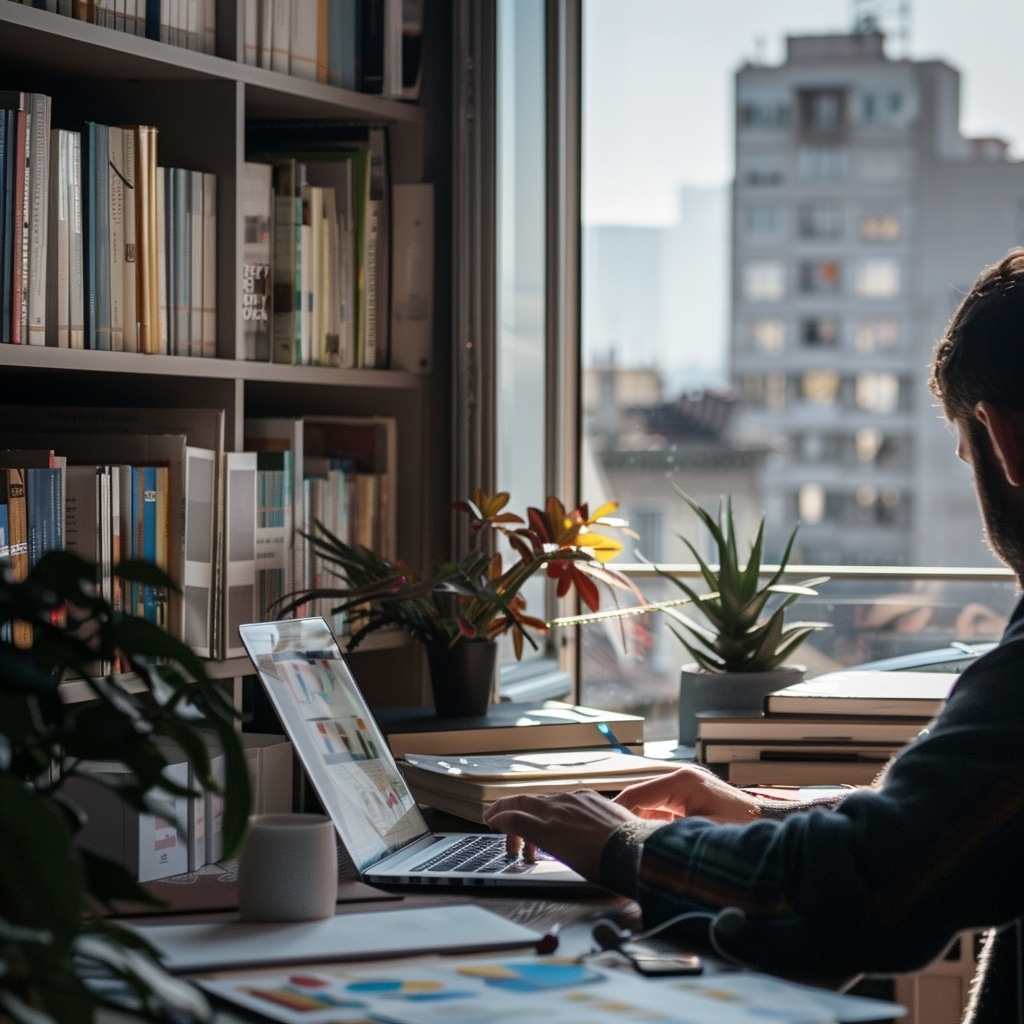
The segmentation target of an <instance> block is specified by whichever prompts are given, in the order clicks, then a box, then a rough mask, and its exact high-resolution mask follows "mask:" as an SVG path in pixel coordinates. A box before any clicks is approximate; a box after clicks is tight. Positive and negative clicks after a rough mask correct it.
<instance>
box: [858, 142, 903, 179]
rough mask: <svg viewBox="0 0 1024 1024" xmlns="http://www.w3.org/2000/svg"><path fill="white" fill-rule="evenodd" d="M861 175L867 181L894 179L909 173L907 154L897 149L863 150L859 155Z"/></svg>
mask: <svg viewBox="0 0 1024 1024" xmlns="http://www.w3.org/2000/svg"><path fill="white" fill-rule="evenodd" d="M857 161H858V165H859V168H860V176H861V177H862V178H863V179H864V180H865V181H894V180H896V179H899V178H902V177H903V176H904V175H905V174H906V173H907V167H908V164H909V161H908V159H907V154H906V153H904V152H902V151H900V150H895V149H875V150H866V151H862V152H861V153H859V154H858V156H857Z"/></svg>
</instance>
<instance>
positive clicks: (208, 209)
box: [199, 172, 217, 359]
mask: <svg viewBox="0 0 1024 1024" xmlns="http://www.w3.org/2000/svg"><path fill="white" fill-rule="evenodd" d="M202 188H203V220H202V229H203V231H202V238H203V282H202V285H203V287H202V296H203V299H202V311H203V315H202V331H201V337H202V341H201V345H200V352H199V354H200V355H201V356H203V357H204V358H206V359H212V358H213V357H214V356H216V355H217V176H216V175H215V174H211V173H209V172H207V173H204V174H203V183H202Z"/></svg>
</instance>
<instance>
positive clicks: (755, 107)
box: [738, 100, 789, 128]
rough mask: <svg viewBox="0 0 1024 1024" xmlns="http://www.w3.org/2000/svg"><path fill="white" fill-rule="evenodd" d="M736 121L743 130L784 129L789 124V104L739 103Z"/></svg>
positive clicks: (783, 102)
mask: <svg viewBox="0 0 1024 1024" xmlns="http://www.w3.org/2000/svg"><path fill="white" fill-rule="evenodd" d="M738 121H739V124H740V126H741V127H743V128H785V127H786V126H787V125H788V124H789V104H788V103H786V102H785V101H783V100H779V101H777V102H766V103H741V104H740V108H739V117H738Z"/></svg>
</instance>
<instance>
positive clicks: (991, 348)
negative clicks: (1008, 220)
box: [929, 249, 1024, 423]
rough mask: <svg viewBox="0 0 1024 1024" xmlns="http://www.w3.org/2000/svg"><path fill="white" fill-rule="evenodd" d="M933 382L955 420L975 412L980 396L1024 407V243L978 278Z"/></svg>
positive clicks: (946, 340)
mask: <svg viewBox="0 0 1024 1024" xmlns="http://www.w3.org/2000/svg"><path fill="white" fill-rule="evenodd" d="M929 386H930V387H931V390H932V394H934V395H935V397H936V398H937V399H938V400H939V401H940V402H941V403H942V409H943V412H945V414H946V418H947V419H948V420H949V421H950V423H956V422H957V421H958V420H968V419H971V418H973V417H974V414H975V409H976V408H977V405H978V403H979V402H991V403H992V404H994V405H1002V406H1005V407H1007V408H1009V409H1022V410H1024V249H1014V250H1012V251H1011V252H1010V253H1009V254H1008V255H1007V256H1006V257H1004V258H1003V259H1002V260H1000V262H999V263H996V264H995V265H994V266H991V267H986V268H985V270H984V271H982V273H981V275H980V276H979V277H978V280H977V281H975V282H974V287H973V288H971V290H970V292H969V293H968V294H967V297H966V298H965V299H964V300H963V302H961V303H960V306H959V308H958V309H957V311H956V312H955V313H954V314H953V318H952V319H951V320H950V321H949V326H948V327H947V328H946V334H945V337H943V338H942V340H941V341H940V342H939V343H938V345H937V346H936V349H935V356H934V358H933V360H932V371H931V380H930V381H929Z"/></svg>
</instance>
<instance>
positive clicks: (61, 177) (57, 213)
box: [46, 128, 71, 348]
mask: <svg viewBox="0 0 1024 1024" xmlns="http://www.w3.org/2000/svg"><path fill="white" fill-rule="evenodd" d="M67 134H68V133H67V132H65V131H63V130H62V129H59V128H54V129H52V130H51V131H50V147H51V154H50V166H51V173H50V208H49V227H48V231H49V235H50V238H49V242H48V246H47V282H46V344H47V345H49V346H50V347H53V348H69V347H70V343H71V341H70V337H71V319H70V318H71V308H70V300H71V236H70V233H69V228H68V218H69V213H70V211H69V206H70V204H69V201H68V189H69V185H70V181H69V169H68V138H67Z"/></svg>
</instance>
